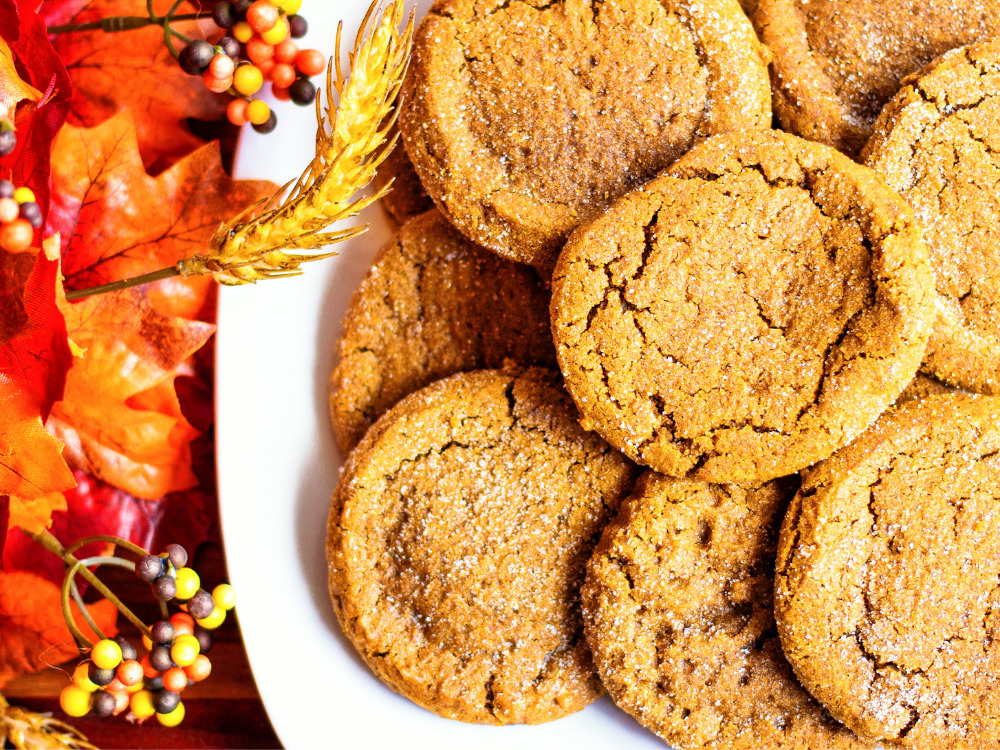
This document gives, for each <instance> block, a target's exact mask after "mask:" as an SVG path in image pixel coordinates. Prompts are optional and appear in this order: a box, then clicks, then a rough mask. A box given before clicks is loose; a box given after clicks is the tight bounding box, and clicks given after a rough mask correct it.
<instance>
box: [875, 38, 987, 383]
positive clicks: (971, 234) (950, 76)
mask: <svg viewBox="0 0 1000 750" xmlns="http://www.w3.org/2000/svg"><path fill="white" fill-rule="evenodd" d="M862 156H863V158H864V159H865V162H866V164H867V165H868V166H870V167H871V168H872V169H874V170H875V171H876V172H878V173H879V174H881V175H882V176H883V177H884V178H885V180H886V182H887V183H888V184H889V187H891V188H893V189H894V190H896V191H897V192H898V193H899V194H900V195H902V196H903V199H904V200H906V202H907V203H909V204H910V205H911V206H912V207H913V211H914V213H915V214H916V215H917V217H918V218H919V219H920V221H921V223H922V224H923V227H924V241H925V242H926V243H927V249H928V252H929V253H930V258H931V266H932V267H933V268H934V272H935V276H936V286H937V307H938V313H937V322H936V324H935V326H934V332H933V333H932V335H931V340H930V343H929V344H928V346H927V356H926V359H925V360H924V364H923V368H922V369H924V370H925V371H926V372H928V373H929V374H932V375H934V376H935V377H937V378H939V379H941V380H944V381H946V382H948V383H950V384H952V385H955V386H958V387H960V388H967V389H969V390H972V391H978V392H980V393H989V394H993V395H1000V39H997V40H991V41H989V42H985V43H983V44H977V45H973V46H970V47H965V48H963V49H958V50H954V51H953V52H949V53H948V54H946V55H944V56H943V57H942V58H941V59H940V60H938V61H936V62H935V63H934V64H932V65H931V66H929V67H928V68H927V69H926V70H925V71H923V72H922V73H920V74H918V75H915V76H912V77H910V78H909V79H907V81H906V82H905V84H904V86H903V88H902V89H901V90H900V92H899V93H898V94H897V95H896V96H895V97H894V98H893V100H892V101H891V102H890V103H889V104H888V105H887V106H886V108H885V110H884V111H883V112H882V115H881V116H880V117H879V120H878V122H877V123H876V124H875V135H874V136H873V137H872V139H871V141H870V142H869V143H868V145H867V146H865V150H864V152H863V154H862Z"/></svg>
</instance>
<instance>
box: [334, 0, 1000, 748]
mask: <svg viewBox="0 0 1000 750" xmlns="http://www.w3.org/2000/svg"><path fill="white" fill-rule="evenodd" d="M896 5H899V7H898V8H897V7H894V6H896ZM753 6H756V7H753ZM744 9H746V12H750V13H752V14H753V16H754V21H753V23H752V22H751V20H750V19H749V18H748V16H747V15H746V14H745V12H744ZM993 31H1000V3H998V4H996V6H995V7H994V5H993V4H991V3H990V2H986V1H985V0H949V2H947V3H941V4H938V3H935V2H930V3H920V4H917V5H914V4H913V3H912V2H909V1H908V2H906V3H901V2H898V0H889V2H886V1H885V0H883V1H882V2H880V3H879V4H878V5H877V6H876V5H875V4H874V3H868V2H857V0H808V2H807V1H806V0H759V2H744V3H743V7H742V8H741V6H740V4H739V3H738V2H737V0H699V2H697V3H689V2H673V1H672V0H562V2H559V3H552V2H542V1H541V0H437V2H436V4H435V5H434V7H433V9H432V10H431V11H430V13H429V14H428V16H427V17H426V18H425V19H424V21H423V22H422V24H421V26H420V29H419V32H418V34H417V38H416V43H415V48H414V57H413V60H412V64H411V69H410V72H409V75H408V79H407V82H406V85H405V86H404V90H403V98H402V102H401V115H400V123H399V127H400V131H401V134H402V139H403V142H404V144H405V147H406V151H405V154H404V152H403V151H402V150H399V151H397V153H396V156H395V159H394V162H393V164H392V173H391V174H389V175H386V174H385V172H384V171H383V172H382V173H381V175H382V176H381V179H386V178H387V177H395V178H396V179H397V182H396V183H395V185H396V188H397V189H396V191H395V192H394V193H391V194H390V196H389V198H388V200H387V201H386V208H387V210H388V211H389V212H390V213H391V214H392V216H393V217H395V218H396V219H397V220H398V221H399V222H400V223H401V227H400V229H399V231H398V234H397V237H396V239H395V241H394V242H392V243H390V244H389V245H388V246H387V247H386V248H385V249H384V250H383V251H382V252H381V254H380V255H379V256H378V257H377V258H376V260H375V263H374V265H373V266H372V267H371V269H370V271H369V273H368V276H367V277H366V278H365V280H364V281H363V282H362V284H361V286H360V287H359V289H358V290H357V292H356V293H355V296H354V298H353V299H352V301H351V304H350V307H349V309H348V312H347V315H346V317H345V319H344V321H343V332H342V335H341V339H340V342H339V352H338V353H339V361H338V364H337V366H336V369H335V370H334V372H333V374H332V376H331V402H330V403H331V415H332V419H333V426H334V431H335V433H336V436H337V441H338V443H339V445H340V448H341V450H342V451H344V452H345V453H350V457H349V459H348V461H347V464H346V466H345V469H344V472H343V475H342V477H341V481H340V483H339V485H338V487H337V490H336V492H335V494H334V498H333V504H332V508H331V512H330V522H329V531H328V542H327V554H328V559H329V565H330V590H331V595H332V598H333V603H334V608H335V610H336V612H337V614H338V616H339V618H340V621H341V624H342V626H343V628H344V631H345V633H346V634H347V635H348V636H349V638H350V639H351V640H352V641H353V643H354V644H355V645H356V647H357V648H358V650H359V652H360V653H361V654H362V656H363V657H364V659H365V661H366V662H367V663H368V664H369V666H370V667H371V668H372V670H373V671H374V672H375V673H376V674H377V675H378V676H379V677H380V678H381V679H382V680H383V681H384V682H386V683H387V684H389V685H390V686H392V687H393V688H394V689H396V690H398V691H399V692H401V693H402V694H404V695H406V696H407V697H409V698H411V699H412V700H413V701H415V702H417V703H418V704H420V705H422V706H424V707H426V708H428V709H430V710H432V711H435V712H436V713H438V714H440V715H442V716H446V717H449V718H454V719H460V720H464V721H471V722H479V723H488V724H509V723H521V722H524V723H538V722H543V721H550V720H553V719H557V718H559V717H560V716H563V715H566V714H567V713H570V712H573V711H576V710H579V709H580V708H582V707H583V706H585V705H587V704H588V703H589V702H591V701H593V700H595V699H596V698H597V697H598V696H599V695H600V694H601V692H602V688H603V689H606V690H607V691H608V693H610V695H611V697H612V698H613V699H614V701H615V702H616V703H617V704H618V705H619V706H620V707H621V708H622V709H624V710H625V711H627V712H629V713H630V714H632V715H633V716H634V717H636V719H638V720H639V721H640V722H641V723H642V724H644V725H645V726H647V727H649V728H650V729H651V730H653V731H654V732H656V733H657V734H658V735H660V736H661V737H662V738H663V739H664V740H666V741H667V742H668V743H670V744H671V745H673V746H675V747H677V748H709V747H710V748H720V749H721V748H742V747H747V748H750V747H761V748H820V747H831V748H834V747H835V748H875V747H888V746H895V745H899V746H902V747H910V748H927V749H928V750H930V749H934V750H939V749H941V748H975V749H976V750H985V749H986V748H1000V534H998V533H997V532H1000V425H998V418H1000V398H997V396H1000V290H998V285H997V283H996V281H997V278H998V277H1000V228H998V227H1000V221H998V220H1000V192H998V191H997V190H996V186H997V184H998V183H1000V117H998V116H997V114H1000V41H997V42H994V41H990V40H989V36H990V34H991V33H992V32H993ZM758 33H759V35H760V36H759V37H758ZM984 40H985V41H984ZM961 45H968V46H964V47H963V46H961ZM952 48H956V49H954V50H953V51H948V50H952ZM942 53H945V54H943V56H941V57H939V58H938V57H937V56H938V55H941V54H942ZM935 58H936V59H935ZM921 66H926V67H924V68H923V69H922V70H920V69H921ZM769 67H770V70H769ZM907 76H908V77H907ZM772 81H773V84H774V89H773V92H772V88H771V82H772ZM772 102H773V106H774V114H775V115H777V119H778V122H779V123H780V125H781V127H782V128H783V129H784V130H777V129H771V123H772ZM838 149H839V150H838ZM407 156H408V157H409V160H408V159H407V158H406V157H407ZM411 161H412V164H411V163H410V162H411ZM862 162H863V163H862ZM424 191H426V192H424ZM432 205H433V207H432ZM918 373H923V374H918ZM641 467H646V470H645V473H642V474H641V475H640V472H641V471H642V469H641Z"/></svg>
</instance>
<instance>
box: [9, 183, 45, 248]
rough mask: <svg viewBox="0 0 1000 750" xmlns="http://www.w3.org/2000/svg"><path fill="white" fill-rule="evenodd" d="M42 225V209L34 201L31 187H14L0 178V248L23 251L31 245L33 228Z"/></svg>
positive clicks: (33, 233)
mask: <svg viewBox="0 0 1000 750" xmlns="http://www.w3.org/2000/svg"><path fill="white" fill-rule="evenodd" d="M41 225H42V209H41V208H39V206H38V204H37V203H35V194H34V193H33V192H31V188H26V187H14V183H13V182H11V181H10V180H0V248H3V249H4V250H6V251H7V252H9V253H23V252H24V251H25V250H27V249H28V248H29V247H31V243H32V240H33V239H34V237H35V229H37V228H38V227H40V226H41Z"/></svg>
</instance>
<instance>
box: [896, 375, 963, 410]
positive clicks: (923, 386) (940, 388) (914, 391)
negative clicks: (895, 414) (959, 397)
mask: <svg viewBox="0 0 1000 750" xmlns="http://www.w3.org/2000/svg"><path fill="white" fill-rule="evenodd" d="M948 393H955V391H954V389H952V388H949V387H948V386H947V385H945V384H944V383H942V382H941V381H940V380H935V379H934V378H929V377H927V376H926V375H921V374H920V373H917V376H916V377H915V378H914V379H913V380H912V381H910V384H909V385H908V386H906V388H905V389H904V390H903V392H902V393H900V394H899V398H898V399H896V405H899V404H905V403H906V402H907V401H922V400H923V399H925V398H929V397H930V396H943V395H945V394H948Z"/></svg>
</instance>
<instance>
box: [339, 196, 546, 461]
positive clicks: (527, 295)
mask: <svg viewBox="0 0 1000 750" xmlns="http://www.w3.org/2000/svg"><path fill="white" fill-rule="evenodd" d="M548 300H549V295H548V292H547V291H546V290H545V289H544V288H543V287H542V285H541V283H540V282H539V280H538V276H537V274H536V273H535V272H534V271H533V270H532V269H530V268H527V267H525V266H522V265H520V264H517V263H513V262H511V261H506V260H503V259H501V258H498V257H497V256H496V255H494V254H493V253H489V252H486V251H485V250H482V249H481V248H478V247H476V246H475V245H473V244H472V243H471V242H469V241H468V240H466V239H465V238H464V237H463V236H462V235H460V234H459V233H458V232H456V231H455V230H454V229H453V228H452V227H451V226H450V225H449V224H448V222H447V221H445V219H444V217H442V216H441V214H440V213H439V212H438V211H436V210H431V211H430V212H428V213H426V214H423V215H422V216H419V217H417V218H415V219H412V220H411V221H409V222H408V223H407V224H406V225H404V226H403V227H402V228H401V229H400V230H399V233H398V234H397V236H396V239H395V240H394V241H393V242H391V243H390V244H388V245H387V246H386V247H385V248H384V249H383V250H382V252H381V254H380V255H379V256H378V258H377V259H376V260H375V263H374V265H373V266H372V267H371V269H370V270H369V271H368V275H367V276H366V277H365V279H364V281H362V282H361V285H360V287H358V289H357V291H356V292H355V293H354V296H353V297H352V299H351V302H350V305H349V306H348V308H347V312H346V314H345V315H344V319H343V331H342V333H341V335H340V339H339V340H338V342H337V365H336V366H335V367H334V370H333V373H332V374H331V376H330V415H331V419H332V421H333V431H334V434H335V435H336V437H337V444H338V445H339V446H340V449H341V451H343V452H345V453H346V452H347V451H349V450H350V449H351V448H353V447H354V446H355V444H357V442H358V441H359V440H360V439H361V437H362V436H363V435H364V434H365V431H366V430H367V429H368V428H369V427H370V426H371V424H372V423H373V422H374V421H375V420H376V419H377V418H378V417H379V416H380V415H381V414H382V413H383V412H384V411H385V410H386V409H388V408H389V407H390V406H392V405H393V404H395V403H396V402H397V401H399V400H400V399H401V398H402V397H403V396H405V395H407V394H408V393H412V392H413V391H415V390H417V389H419V388H422V387H423V386H425V385H427V384H428V383H432V382H433V381H435V380H438V379H439V378H442V377H445V376H446V375H452V374H454V373H456V372H461V371H463V370H476V369H481V368H490V367H501V366H502V365H503V364H504V361H505V360H507V359H512V360H514V361H516V362H519V363H522V364H525V365H543V366H547V367H555V350H554V348H553V346H552V337H551V334H550V333H549V317H548Z"/></svg>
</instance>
